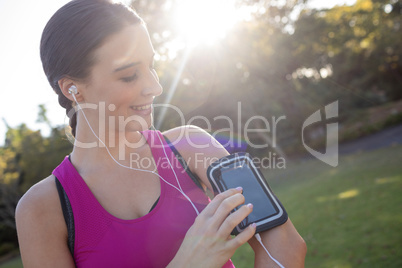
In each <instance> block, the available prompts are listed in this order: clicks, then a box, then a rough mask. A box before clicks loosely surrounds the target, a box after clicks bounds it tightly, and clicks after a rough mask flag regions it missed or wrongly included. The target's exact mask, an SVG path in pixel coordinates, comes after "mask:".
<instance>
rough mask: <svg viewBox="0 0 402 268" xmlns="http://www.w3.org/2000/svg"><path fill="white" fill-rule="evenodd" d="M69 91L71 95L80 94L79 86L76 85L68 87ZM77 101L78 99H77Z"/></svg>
mask: <svg viewBox="0 0 402 268" xmlns="http://www.w3.org/2000/svg"><path fill="white" fill-rule="evenodd" d="M68 93H70V94H71V95H73V96H74V95H77V94H78V90H77V87H76V86H75V85H72V86H71V87H70V88H69V89H68ZM76 102H77V101H76Z"/></svg>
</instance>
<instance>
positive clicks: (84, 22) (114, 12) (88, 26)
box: [40, 0, 142, 136]
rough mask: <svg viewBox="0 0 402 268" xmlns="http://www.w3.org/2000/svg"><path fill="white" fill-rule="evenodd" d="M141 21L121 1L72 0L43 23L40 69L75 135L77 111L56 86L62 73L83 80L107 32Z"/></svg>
mask: <svg viewBox="0 0 402 268" xmlns="http://www.w3.org/2000/svg"><path fill="white" fill-rule="evenodd" d="M137 23H142V20H141V18H140V17H139V16H138V15H137V14H136V13H135V12H134V11H133V10H132V9H130V8H128V7H126V6H125V5H123V4H116V3H111V2H110V1H107V0H73V1H71V2H69V3H67V4H66V5H64V6H63V7H61V8H60V9H59V10H58V11H57V12H56V13H55V14H54V15H53V16H52V17H51V18H50V20H49V22H48V23H47V24H46V27H45V29H44V30H43V33H42V39H41V43H40V57H41V60H42V65H43V70H44V71H45V74H46V76H47V79H48V81H49V83H50V85H51V86H52V88H53V90H54V91H55V92H56V93H57V95H58V98H59V104H60V105H61V106H62V107H64V108H65V109H66V114H67V115H68V116H69V118H70V127H71V132H72V134H73V136H75V132H76V125H77V115H76V113H75V112H74V110H72V109H73V102H72V101H70V100H69V99H68V98H66V97H65V96H64V95H63V93H62V92H61V90H60V87H59V85H58V81H59V80H60V79H62V78H63V77H69V78H71V79H76V80H85V79H87V78H88V77H89V74H90V69H91V67H92V66H93V65H94V63H95V60H96V59H95V57H94V52H95V50H96V49H97V48H98V47H100V46H101V45H102V42H103V41H104V40H105V38H106V37H108V36H109V35H111V34H114V33H117V32H118V31H120V30H122V28H123V27H125V26H128V25H132V24H137Z"/></svg>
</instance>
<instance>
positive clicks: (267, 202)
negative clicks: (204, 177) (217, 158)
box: [221, 161, 278, 228]
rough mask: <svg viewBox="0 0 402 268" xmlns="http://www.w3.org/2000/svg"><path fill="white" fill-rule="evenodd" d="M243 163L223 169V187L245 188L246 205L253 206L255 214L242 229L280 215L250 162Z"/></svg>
mask: <svg viewBox="0 0 402 268" xmlns="http://www.w3.org/2000/svg"><path fill="white" fill-rule="evenodd" d="M243 162H244V163H242V164H241V165H239V163H234V164H232V165H229V166H226V167H224V168H222V169H221V183H222V186H223V187H224V188H226V189H230V188H236V187H238V186H241V187H243V195H244V198H245V204H248V203H252V204H253V212H252V213H251V214H250V215H249V216H248V217H247V218H246V219H245V220H244V221H243V222H242V225H243V226H242V227H241V228H244V227H246V225H248V224H250V223H252V222H255V221H258V220H261V219H264V218H267V217H270V216H272V215H274V214H277V213H278V211H277V210H276V209H275V207H274V206H273V204H272V202H273V200H272V199H271V198H270V197H269V196H268V193H267V192H266V191H265V190H264V188H263V187H264V186H263V185H261V183H260V181H259V179H258V178H257V174H255V173H254V172H253V170H251V168H250V166H249V163H248V161H243Z"/></svg>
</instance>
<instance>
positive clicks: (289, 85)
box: [132, 0, 402, 153]
mask: <svg viewBox="0 0 402 268" xmlns="http://www.w3.org/2000/svg"><path fill="white" fill-rule="evenodd" d="M176 2H177V1H174V0H159V1H152V2H149V1H142V0H138V1H133V4H132V5H133V7H134V8H136V9H137V10H138V11H139V13H140V15H142V16H143V17H144V19H145V21H146V22H147V25H148V28H149V29H150V32H151V33H152V35H151V36H152V39H153V42H154V43H156V49H157V51H158V54H160V55H164V56H165V57H163V59H164V60H161V61H159V62H158V65H157V70H158V73H159V75H160V78H161V81H162V84H163V85H164V88H165V93H164V94H163V95H162V97H161V98H158V99H157V101H158V102H160V103H164V102H165V100H164V97H165V98H166V97H167V95H168V94H169V92H168V91H169V90H170V83H171V81H172V80H173V79H174V76H175V75H176V73H177V71H178V69H179V66H180V63H181V61H182V60H183V59H184V58H186V65H185V69H184V72H183V74H182V75H181V79H180V81H179V84H178V85H177V88H176V91H175V94H174V97H173V99H172V100H171V104H173V105H175V106H177V107H179V108H180V110H181V111H182V112H183V113H184V114H185V116H186V117H185V119H186V122H188V120H189V119H191V118H194V117H195V116H198V118H199V117H200V116H204V117H205V118H206V119H207V120H208V121H209V122H210V123H211V127H212V129H222V128H227V127H229V126H228V124H227V123H225V122H224V121H223V120H214V118H215V117H216V116H228V117H229V118H232V119H233V121H234V126H233V129H234V130H235V131H236V132H239V133H237V135H240V136H243V134H244V133H242V132H243V127H244V122H245V121H246V120H247V119H248V118H251V117H252V116H254V115H261V116H263V117H265V118H271V117H272V116H276V117H278V116H281V115H285V116H286V120H284V121H282V123H281V124H280V128H279V129H278V132H279V134H278V135H277V136H278V139H279V144H280V146H282V147H284V149H285V151H287V152H292V150H293V149H294V148H297V147H301V139H300V130H301V125H302V123H303V122H304V120H305V119H306V118H307V117H308V116H309V115H310V114H311V113H313V112H314V111H316V110H318V109H320V108H323V107H324V106H325V105H326V104H329V103H331V102H333V101H336V100H339V106H340V111H339V112H340V116H339V118H340V120H341V119H342V118H347V117H348V116H350V115H351V114H353V113H354V112H355V111H356V110H358V109H361V108H366V107H372V106H376V105H380V104H383V103H386V102H390V101H396V100H398V99H401V98H402V91H401V90H400V88H399V86H398V85H399V84H400V83H401V82H402V62H401V61H402V47H401V43H400V38H399V36H401V31H402V29H401V23H402V21H401V18H402V16H401V6H402V1H400V0H399V1H398V0H387V1H378V0H358V1H357V2H356V4H355V5H353V6H337V7H334V8H331V9H328V10H314V9H309V8H307V6H306V5H305V2H307V1H296V0H292V1H291V0H288V1H275V0H260V1H257V0H255V1H251V0H248V1H247V0H237V1H236V4H237V5H238V6H239V7H240V8H246V7H252V9H250V10H254V11H253V12H251V13H250V17H251V18H250V19H248V20H244V21H242V22H241V23H238V24H237V25H236V27H234V28H233V29H232V30H231V31H230V32H229V33H227V35H226V37H225V38H224V39H222V40H220V42H218V43H216V44H215V45H212V46H208V45H203V44H199V45H198V46H196V47H194V48H192V49H191V51H190V52H188V50H186V48H185V46H183V48H182V50H179V51H178V53H177V56H176V57H173V58H169V57H168V49H167V47H168V45H169V43H170V42H172V41H173V40H175V38H178V37H179V36H178V33H177V31H176V30H175V28H174V26H173V24H172V17H173V16H175V14H176V13H175V3H176ZM211 8H212V7H211ZM298 13H299V14H300V15H299V16H298V17H297V16H296V17H295V15H294V14H298ZM205 16H206V19H207V14H206V15H205ZM238 102H241V104H242V118H243V119H244V120H242V121H241V122H240V124H239V126H238V122H237V121H236V120H234V119H235V118H236V115H237V113H238V111H237V108H238ZM158 112H159V111H158V110H156V115H157V116H156V118H158ZM180 120H181V118H179V116H178V115H177V113H176V112H173V111H170V113H168V116H166V117H165V118H164V121H163V122H162V129H168V128H171V127H174V126H177V125H180V124H181V123H182V122H181V121H180ZM191 123H193V124H196V125H199V126H201V127H204V128H207V127H208V125H207V123H206V122H205V120H204V119H200V118H199V119H198V120H195V121H192V122H191ZM340 123H342V121H341V122H340ZM252 124H253V125H254V126H253V127H255V128H258V127H259V126H261V124H262V121H261V122H258V120H254V121H253V122H252ZM320 127H321V126H316V125H315V126H311V127H309V129H307V131H309V132H314V131H315V130H316V129H317V128H320ZM237 130H240V131H237ZM307 136H308V135H307ZM266 138H267V137H264V135H255V136H253V137H252V140H253V139H254V141H253V143H255V144H261V142H258V140H261V139H262V140H264V139H266ZM256 140H257V141H256ZM255 153H258V152H255ZM264 153H266V152H264Z"/></svg>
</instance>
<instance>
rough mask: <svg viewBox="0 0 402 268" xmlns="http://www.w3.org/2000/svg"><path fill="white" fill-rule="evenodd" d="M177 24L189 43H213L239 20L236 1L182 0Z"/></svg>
mask: <svg viewBox="0 0 402 268" xmlns="http://www.w3.org/2000/svg"><path fill="white" fill-rule="evenodd" d="M174 19H175V24H176V27H177V28H178V30H179V32H180V34H181V35H182V37H183V38H184V39H185V41H186V42H187V43H188V44H191V45H196V44H199V43H205V44H213V43H215V42H216V41H217V40H219V39H221V38H223V37H224V36H225V35H226V33H227V32H228V30H229V29H230V28H232V26H233V25H234V24H235V23H236V21H238V20H239V16H238V15H237V10H236V8H235V6H234V1H228V0H219V1H216V0H215V1H214V0H203V1H200V0H181V1H179V2H178V4H177V14H176V16H175V18H174Z"/></svg>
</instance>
